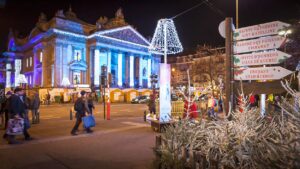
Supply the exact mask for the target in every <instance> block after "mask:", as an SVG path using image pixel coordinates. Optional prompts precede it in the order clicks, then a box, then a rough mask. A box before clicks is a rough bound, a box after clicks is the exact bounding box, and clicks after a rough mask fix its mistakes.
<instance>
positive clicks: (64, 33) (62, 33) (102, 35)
mask: <svg viewBox="0 0 300 169" xmlns="http://www.w3.org/2000/svg"><path fill="white" fill-rule="evenodd" d="M125 29H130V30H132V31H133V32H135V33H136V35H138V37H140V38H141V39H142V40H143V41H144V42H145V43H146V44H149V42H148V41H147V40H146V39H145V38H144V37H142V35H140V34H139V33H138V32H137V31H135V30H134V29H133V28H131V27H130V26H126V27H122V28H117V29H113V30H107V31H103V32H97V33H95V34H92V35H89V36H86V35H82V34H77V33H72V32H67V31H63V30H59V29H53V32H54V33H57V34H61V35H67V36H72V37H76V38H83V39H92V38H94V37H100V38H106V39H110V40H113V41H118V42H121V43H127V44H130V45H137V46H140V47H144V48H148V46H146V45H141V44H138V43H134V42H129V41H124V40H121V39H117V38H113V37H108V36H105V34H106V33H112V32H117V31H121V30H125Z"/></svg>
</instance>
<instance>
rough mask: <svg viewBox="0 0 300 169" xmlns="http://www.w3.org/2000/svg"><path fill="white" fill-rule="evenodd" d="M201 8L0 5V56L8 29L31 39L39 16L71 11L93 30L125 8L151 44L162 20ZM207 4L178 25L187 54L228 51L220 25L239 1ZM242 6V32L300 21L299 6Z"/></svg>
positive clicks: (122, 1)
mask: <svg viewBox="0 0 300 169" xmlns="http://www.w3.org/2000/svg"><path fill="white" fill-rule="evenodd" d="M200 2H202V0H97V1H95V0H94V1H91V0H73V1H71V0H69V1H63V0H26V1H25V0H6V1H5V0H0V6H1V7H0V52H3V51H5V50H6V43H7V36H8V31H9V28H13V29H15V30H18V31H19V32H20V33H21V34H24V35H28V34H29V33H30V31H31V29H32V28H33V27H34V26H35V24H36V22H37V20H38V17H39V15H40V13H41V12H44V13H45V14H46V15H47V19H48V20H49V19H51V18H52V17H53V16H54V14H55V12H56V11H57V10H59V9H63V10H64V11H66V10H68V8H69V6H70V5H71V6H72V9H73V11H74V12H75V13H76V14H77V17H78V18H79V19H82V20H84V21H86V22H88V23H91V24H95V22H96V20H97V19H98V18H99V17H100V16H107V17H108V18H112V17H114V14H115V12H116V10H117V9H118V8H119V7H122V9H123V13H124V16H125V20H126V21H127V22H128V23H129V24H130V25H133V26H134V27H135V28H137V30H138V31H139V32H140V33H141V34H142V35H144V36H145V37H146V38H148V37H151V36H152V35H153V33H154V30H155V27H156V23H157V20H158V19H160V18H169V17H173V16H175V15H177V14H178V13H181V12H182V11H184V10H186V9H189V8H191V7H193V6H195V5H197V4H199V3H200ZM209 2H211V3H212V4H213V5H214V9H211V8H209V7H208V6H206V5H201V6H200V7H197V8H195V9H193V10H192V11H190V12H188V13H185V14H184V15H181V16H179V17H177V18H176V19H175V20H174V22H175V25H176V27H177V30H178V34H179V38H180V40H181V41H182V44H183V47H184V49H185V51H193V50H194V49H195V47H196V45H197V44H200V45H202V44H208V45H212V46H224V39H223V38H222V37H221V36H220V35H219V33H218V25H219V23H220V22H221V21H223V20H224V16H231V17H233V19H234V21H235V0H209ZM239 4H240V7H239V10H240V14H239V18H240V27H244V26H249V25H253V24H259V23H264V22H270V21H275V20H280V21H285V22H291V21H293V20H294V21H295V20H299V21H300V0H239ZM216 9H217V10H220V11H222V12H221V13H223V14H220V13H218V12H216V11H217V10H216ZM222 15H224V16H222Z"/></svg>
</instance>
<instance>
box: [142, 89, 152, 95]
mask: <svg viewBox="0 0 300 169" xmlns="http://www.w3.org/2000/svg"><path fill="white" fill-rule="evenodd" d="M151 93H152V90H150V89H139V95H140V96H150V94H151Z"/></svg>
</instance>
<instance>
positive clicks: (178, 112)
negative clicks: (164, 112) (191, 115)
mask: <svg viewBox="0 0 300 169" xmlns="http://www.w3.org/2000/svg"><path fill="white" fill-rule="evenodd" d="M155 105H156V107H155V109H156V112H157V114H159V102H156V104H155ZM196 105H197V109H198V111H199V112H206V110H207V104H206V102H204V101H197V102H196ZM171 108H172V110H171V116H172V117H182V116H183V112H184V102H183V101H172V102H171Z"/></svg>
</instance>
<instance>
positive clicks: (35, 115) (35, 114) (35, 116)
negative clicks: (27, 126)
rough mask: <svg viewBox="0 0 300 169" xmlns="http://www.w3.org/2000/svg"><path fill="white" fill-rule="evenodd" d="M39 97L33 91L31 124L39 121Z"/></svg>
mask: <svg viewBox="0 0 300 169" xmlns="http://www.w3.org/2000/svg"><path fill="white" fill-rule="evenodd" d="M40 102H41V101H40V97H39V94H38V93H35V94H34V96H33V99H32V102H31V103H32V104H31V112H32V124H37V123H39V122H40V115H39V108H40Z"/></svg>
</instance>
